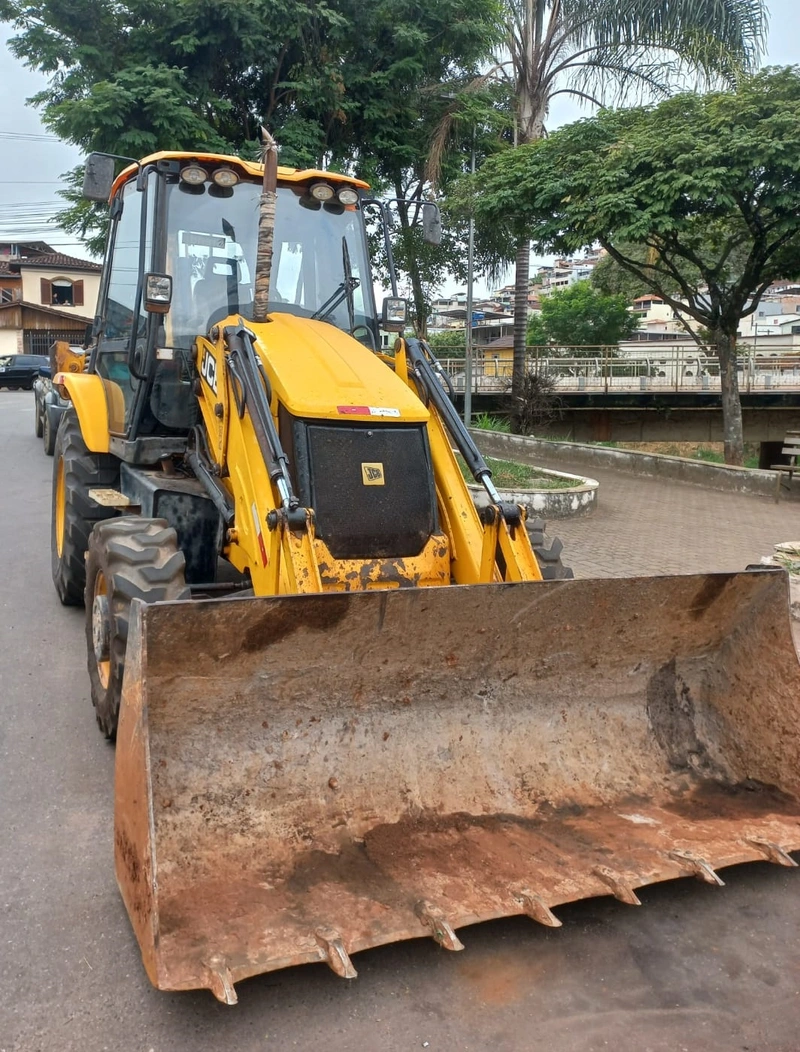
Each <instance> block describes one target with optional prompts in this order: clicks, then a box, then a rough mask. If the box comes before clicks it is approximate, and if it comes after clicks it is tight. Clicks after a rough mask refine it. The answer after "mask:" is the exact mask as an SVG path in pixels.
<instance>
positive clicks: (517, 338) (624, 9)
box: [431, 0, 767, 395]
mask: <svg viewBox="0 0 800 1052" xmlns="http://www.w3.org/2000/svg"><path fill="white" fill-rule="evenodd" d="M502 11H503V18H504V21H505V29H506V34H505V39H506V54H505V55H503V56H500V57H499V58H496V59H495V62H494V65H493V66H492V67H491V69H489V70H488V72H487V73H486V74H484V75H483V76H482V77H481V78H480V82H481V83H483V84H485V83H486V82H487V81H489V80H492V79H494V80H502V81H505V82H506V83H507V85H508V87H509V89H510V93H511V96H512V97H513V100H514V114H513V116H514V144H515V145H520V144H522V143H529V142H534V141H535V140H537V139H539V138H541V137H542V136H543V135H544V134H545V123H546V120H547V115H548V111H549V108H550V103H551V102H552V100H553V99H554V98H555V97H556V96H558V95H570V96H572V97H573V98H576V99H579V100H581V101H583V102H585V103H587V104H588V105H591V106H604V105H620V104H623V103H625V102H631V101H635V100H639V99H642V98H647V97H659V96H663V95H666V94H669V93H670V92H671V91H672V90H674V89H675V88H678V87H686V85H687V84H688V83H690V82H694V83H696V84H698V86H700V87H703V86H710V85H712V84H715V83H716V84H720V83H721V84H726V85H731V86H732V85H733V84H735V82H736V79H737V77H739V76H740V75H741V74H742V73H747V72H750V71H752V70H753V69H755V67H756V66H757V65H758V61H759V58H760V56H761V53H762V50H763V46H764V40H765V33H766V22H767V15H766V9H765V6H764V3H763V0H502ZM476 86H477V85H476V84H475V83H473V84H471V85H468V86H467V88H466V89H462V90H466V91H467V92H469V91H473V90H475V87H476ZM457 119H458V99H456V101H455V102H454V104H453V106H452V107H451V108H450V111H449V113H448V115H447V117H446V118H445V120H444V121H443V122H442V124H441V125H440V126H439V128H438V130H437V133H436V136H435V139H434V143H433V146H432V150H431V157H432V161H433V163H432V167H431V176H432V177H433V178H434V181H435V176H436V170H435V169H436V165H437V158H438V157H439V156H440V155H441V153H442V152H443V147H444V144H445V142H446V140H447V139H448V138H449V135H450V131H451V128H452V125H453V122H454V121H456V120H457ZM530 247H531V246H530V240H529V239H523V240H521V241H520V242H519V243H518V244H517V245H516V246H515V248H516V252H515V257H516V282H515V284H516V288H515V299H514V366H513V379H512V395H518V394H519V392H520V391H521V388H522V382H523V377H524V372H525V334H526V329H527V322H528V279H529V269H530ZM509 256H510V254H509Z"/></svg>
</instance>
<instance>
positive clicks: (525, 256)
mask: <svg viewBox="0 0 800 1052" xmlns="http://www.w3.org/2000/svg"><path fill="white" fill-rule="evenodd" d="M516 266H517V270H516V277H515V281H514V362H513V365H512V369H511V397H512V399H513V400H514V404H516V402H517V399H518V398H520V397H521V396H522V391H523V388H524V385H525V344H526V342H527V335H528V278H529V276H530V269H531V243H530V241H529V240H528V239H527V238H525V239H524V240H523V241H520V242H519V244H518V245H517V264H516Z"/></svg>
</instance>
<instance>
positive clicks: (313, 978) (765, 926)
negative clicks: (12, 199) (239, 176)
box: [0, 392, 800, 1052]
mask: <svg viewBox="0 0 800 1052" xmlns="http://www.w3.org/2000/svg"><path fill="white" fill-rule="evenodd" d="M32 399H33V396H32V394H31V393H30V392H0V483H1V485H0V918H1V919H0V991H1V994H0V1050H2V1052H12V1050H13V1052H65V1050H73V1049H74V1050H76V1052H77V1050H79V1052H101V1050H108V1052H212V1050H214V1052H217V1050H219V1052H227V1050H236V1052H251V1050H252V1052H254V1050H271V1052H283V1050H285V1049H312V1048H313V1049H316V1050H324V1052H340V1050H358V1052H401V1050H402V1052H406V1050H412V1049H419V1048H428V1049H429V1050H430V1052H455V1050H461V1049H463V1050H479V1052H483V1050H486V1052H512V1050H513V1052H516V1050H528V1049H530V1050H534V1049H535V1050H546V1052H590V1050H597V1052H600V1050H604V1049H610V1050H615V1052H683V1050H687V1052H732V1050H752V1052H797V1050H798V1049H800V948H799V946H800V942H799V940H798V935H799V934H800V870H788V869H783V868H780V867H778V866H771V865H769V864H766V863H765V864H758V865H750V866H746V867H737V868H735V869H729V870H727V871H725V879H726V882H727V886H726V887H725V888H712V887H709V886H707V885H704V884H701V883H700V882H698V881H695V880H680V881H676V882H673V883H671V884H668V885H659V886H655V887H649V888H645V889H643V890H642V891H641V893H640V897H641V898H642V901H643V906H642V907H641V908H639V909H633V908H631V907H628V906H624V905H622V904H620V903H618V902H616V901H615V900H613V899H594V900H589V901H585V902H582V903H578V904H574V905H571V906H565V907H562V908H560V909H559V915H560V916H561V918H562V919H563V922H564V926H563V928H560V929H556V930H553V929H545V928H542V927H540V926H538V925H536V924H534V923H533V922H532V921H528V920H525V919H521V918H520V919H509V920H505V921H498V922H494V923H491V924H484V925H480V926H476V927H474V928H469V929H466V930H462V931H460V932H459V934H460V935H461V936H462V939H463V942H464V943H465V944H466V947H467V948H466V951H465V952H464V953H461V954H451V953H448V952H447V951H445V950H442V949H440V948H439V947H438V946H436V945H435V944H434V943H433V941H432V940H429V939H419V940H415V941H412V942H407V943H402V944H398V945H395V946H390V947H384V948H381V949H376V950H371V951H369V952H366V953H363V954H359V955H358V956H357V958H356V964H357V967H358V970H359V977H358V979H356V980H354V981H352V982H346V981H343V980H341V979H338V978H337V977H336V976H335V975H334V974H333V973H332V972H331V971H330V970H329V969H328V968H326V967H325V966H323V965H313V966H305V967H302V968H294V969H290V970H286V971H283V972H278V973H273V974H271V975H267V976H261V977H259V978H255V979H252V980H249V981H247V982H244V983H241V984H238V986H237V990H238V994H239V1004H238V1006H236V1007H233V1008H227V1007H225V1006H223V1005H221V1004H218V1003H217V1002H216V1001H215V1000H214V998H213V997H212V995H211V994H210V993H205V992H198V993H188V994H164V993H159V992H158V991H156V990H154V989H152V988H151V986H150V984H149V982H148V980H147V978H146V976H145V974H144V971H143V969H142V967H141V963H140V960H139V953H138V948H137V945H136V942H135V940H134V937H133V935H132V933H131V931H130V928H129V925H128V920H127V916H126V913H125V910H124V908H123V905H122V901H121V899H120V897H119V894H118V892H117V888H116V884H115V881H114V874H113V858H112V779H113V762H114V755H113V748H112V747H110V746H109V745H108V744H106V742H105V741H104V740H103V738H102V737H101V735H100V734H99V732H98V731H97V730H96V726H95V722H94V717H93V713H92V709H91V704H90V702H89V694H88V681H87V676H86V670H85V656H84V647H85V643H84V638H83V614H82V612H81V611H77V610H68V609H64V608H62V607H61V606H60V605H59V603H58V600H57V599H56V596H55V593H54V591H53V588H52V584H51V581H50V554H49V550H50V548H49V530H50V473H51V466H52V461H51V460H50V459H49V458H47V457H45V456H44V454H43V452H42V448H41V443H40V441H38V440H37V439H35V438H34V434H33V401H32Z"/></svg>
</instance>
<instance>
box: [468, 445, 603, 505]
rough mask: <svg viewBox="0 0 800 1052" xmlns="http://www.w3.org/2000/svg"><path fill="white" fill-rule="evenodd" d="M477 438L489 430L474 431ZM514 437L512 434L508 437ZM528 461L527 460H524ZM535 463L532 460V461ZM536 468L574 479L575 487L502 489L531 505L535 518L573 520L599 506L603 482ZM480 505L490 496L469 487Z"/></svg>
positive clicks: (513, 499) (505, 494) (504, 493)
mask: <svg viewBox="0 0 800 1052" xmlns="http://www.w3.org/2000/svg"><path fill="white" fill-rule="evenodd" d="M473 434H474V435H475V437H476V439H478V438H479V437H480V435H483V434H486V432H480V433H478V432H474V431H473ZM508 437H511V436H508ZM482 452H485V453H487V454H488V455H489V456H493V455H494V453H493V450H491V449H482ZM505 459H507V460H509V459H515V460H518V461H520V460H521V459H522V458H521V456H520V455H515V456H514V457H513V458H512V457H511V455H510V454H509V455H506V457H505ZM522 462H523V463H525V461H522ZM531 462H532V461H531ZM536 470H537V471H539V472H541V473H542V474H543V475H552V476H553V478H561V479H565V478H566V479H572V480H573V482H574V485H573V486H570V487H569V488H564V489H544V488H541V489H536V488H530V489H515V490H510V489H501V490H500V496H501V497H502V498H503V500H507V501H510V502H511V503H512V504H524V505H525V506H526V507H527V508H528V518H529V520H532V519H572V518H575V517H576V516H585V515H591V514H592V512H593V511H594V510H595V508H596V507H597V492H598V489H599V487H600V483H599V482H598V481H597V480H596V479H590V478H586V477H585V476H584V475H571V474H570V473H569V472H567V471H550V470H548V469H547V468H543V467H540V466H539V464H536ZM469 490H470V492H471V493H472V496H473V499H474V500H475V504H476V505H477V507H479V508H480V507H482V506H485V505H486V504H488V502H489V498H488V495H487V493H486V491H485V490H484V488H483V487H482V486H472V485H471V486H469Z"/></svg>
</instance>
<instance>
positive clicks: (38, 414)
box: [33, 389, 44, 438]
mask: <svg viewBox="0 0 800 1052" xmlns="http://www.w3.org/2000/svg"><path fill="white" fill-rule="evenodd" d="M43 416H44V408H43V404H42V400H41V399H40V398H39V392H38V391H36V390H35V389H34V393H33V429H34V431H35V432H36V437H37V438H41V437H42V430H43V428H44V420H43V419H42V418H43Z"/></svg>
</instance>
